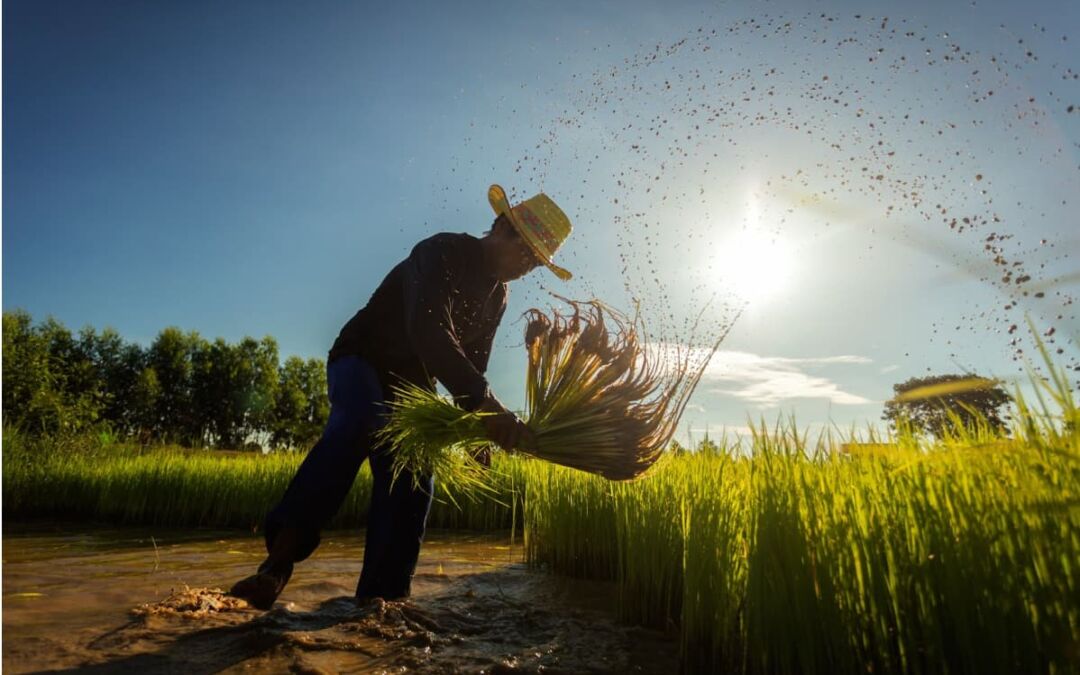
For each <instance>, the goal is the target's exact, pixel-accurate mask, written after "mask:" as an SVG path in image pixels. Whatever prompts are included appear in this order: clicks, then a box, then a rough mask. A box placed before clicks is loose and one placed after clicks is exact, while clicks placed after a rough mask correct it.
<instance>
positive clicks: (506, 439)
mask: <svg viewBox="0 0 1080 675" xmlns="http://www.w3.org/2000/svg"><path fill="white" fill-rule="evenodd" d="M476 412H482V413H489V414H486V415H484V416H483V417H482V418H481V419H482V420H483V423H484V431H485V432H487V437H488V438H490V439H491V442H492V443H494V444H495V445H498V446H499V447H500V448H502V449H503V450H506V451H511V450H514V449H516V448H532V447H534V446H535V445H536V436H535V434H533V432H532V429H529V427H528V426H526V425H525V423H524V422H522V421H521V419H520V418H518V416H517V415H515V414H514V413H512V412H510V411H509V410H507V409H506V407H505V406H504V405H503V404H502V403H500V402H499V400H498V399H496V398H495V397H494V396H488V397H487V398H486V399H484V402H483V403H481V404H480V407H479V408H477V409H476Z"/></svg>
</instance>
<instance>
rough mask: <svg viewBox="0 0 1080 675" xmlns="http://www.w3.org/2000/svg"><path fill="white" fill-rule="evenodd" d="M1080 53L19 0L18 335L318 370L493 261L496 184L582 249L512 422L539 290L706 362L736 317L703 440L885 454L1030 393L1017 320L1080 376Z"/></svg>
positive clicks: (526, 285)
mask: <svg viewBox="0 0 1080 675" xmlns="http://www.w3.org/2000/svg"><path fill="white" fill-rule="evenodd" d="M885 17H888V18H887V20H886V18H885ZM1078 29H1080V9H1078V6H1077V5H1076V3H1071V2H1064V1H1061V2H1048V1H1040V2H1033V3H1024V4H1023V6H1022V7H1019V6H1016V5H1015V3H1004V2H1002V3H990V2H985V1H983V0H978V1H977V2H970V1H965V2H957V3H941V2H934V3H929V2H925V3H913V4H908V3H905V5H904V6H903V8H902V10H901V9H900V8H897V7H894V6H892V3H850V2H819V3H813V4H811V5H807V4H805V3H795V2H790V3H782V2H781V3H774V2H744V3H739V2H702V3H674V4H670V3H660V2H607V3H605V2H577V3H569V2H563V3H559V2H556V3H551V2H509V3H506V2H504V3H403V4H402V5H401V6H394V7H393V8H391V7H389V6H387V7H386V8H369V7H367V5H366V3H345V2H313V3H285V2H269V3H266V2H260V3H254V2H250V3H248V2H227V3H208V2H205V3H204V2H185V3H152V2H85V1H80V2H52V1H48V0H35V1H33V2H28V1H22V2H19V1H15V2H12V1H10V0H9V1H8V2H5V3H4V5H3V102H4V108H3V113H4V114H3V198H4V199H3V306H4V308H5V309H12V308H16V307H21V308H25V309H27V310H28V311H30V312H31V313H32V314H33V315H34V316H35V317H37V318H44V317H45V316H46V315H50V314H51V315H53V316H55V317H57V318H58V319H60V320H61V321H63V322H65V323H66V324H67V325H68V326H70V327H72V328H78V327H81V326H83V325H93V326H95V327H98V328H102V327H104V326H112V327H114V328H116V329H117V330H119V331H120V333H121V334H122V335H124V336H125V337H126V338H128V339H131V340H137V341H140V342H143V343H148V342H149V341H151V340H152V339H153V337H154V335H155V334H156V333H157V331H158V330H160V329H161V328H163V327H165V326H168V325H176V326H180V327H181V328H184V329H187V330H197V331H199V332H200V333H201V334H203V335H204V336H206V337H211V338H213V337H217V336H222V337H225V338H226V339H229V340H237V339H239V338H241V337H243V336H245V335H252V336H262V335H273V336H274V337H275V338H277V340H278V342H279V345H280V348H281V352H282V355H283V356H285V355H290V354H298V355H301V356H305V357H309V356H317V357H324V356H325V353H326V350H327V349H328V348H329V346H330V344H331V343H332V341H333V339H334V337H335V336H336V334H337V331H338V330H339V329H340V327H341V325H342V324H343V323H344V322H345V321H346V320H347V319H348V318H349V317H350V316H351V315H352V314H353V313H354V312H355V311H356V310H357V309H358V308H359V307H360V306H362V304H363V303H364V302H365V301H366V300H367V297H368V296H369V294H370V293H371V291H372V290H374V288H375V287H376V286H377V284H378V282H379V281H380V280H381V278H382V276H383V275H384V274H385V272H386V271H388V270H389V268H390V267H391V266H392V265H393V264H394V263H395V262H397V261H398V260H400V259H401V258H402V257H404V256H405V255H406V254H407V252H408V250H409V248H410V247H411V246H412V245H413V244H414V243H416V242H417V241H418V240H420V239H422V238H424V237H425V236H428V235H429V234H433V233H435V232H438V231H465V232H471V233H474V234H479V233H480V232H482V231H483V230H484V229H486V227H487V226H488V225H489V224H490V221H491V218H492V216H491V212H490V208H489V207H488V205H487V203H486V199H485V194H486V188H487V186H488V184H490V183H493V182H498V183H501V184H502V185H504V186H505V187H506V188H507V189H508V191H510V192H511V195H512V196H516V197H517V198H525V197H528V196H530V195H531V194H533V193H535V192H537V191H540V190H543V191H546V192H548V193H549V194H551V195H552V196H553V197H554V198H555V199H556V201H558V202H559V203H560V204H561V205H562V206H563V207H564V209H565V210H566V211H567V213H568V214H569V215H570V216H571V218H572V219H573V220H574V222H575V226H576V230H575V233H574V235H573V237H572V239H571V240H570V242H569V243H568V244H567V246H566V247H565V250H564V251H562V252H560V259H561V262H562V264H563V265H564V266H566V267H568V268H570V269H571V270H573V271H574V272H575V273H576V275H577V276H576V278H575V281H574V282H572V283H571V284H569V285H565V286H564V285H560V284H559V283H558V282H557V281H556V280H555V279H554V278H553V277H550V276H545V275H544V274H543V273H542V272H536V273H534V274H532V275H530V276H529V277H527V278H526V279H525V280H522V281H520V282H517V283H515V284H514V285H513V286H512V288H511V296H512V299H511V305H510V310H509V312H508V314H507V320H506V321H504V325H503V327H502V330H501V331H500V335H499V337H498V340H497V343H496V351H495V354H494V356H493V360H492V365H491V372H490V376H491V380H492V382H493V386H494V388H495V390H496V392H497V393H499V395H500V396H501V397H502V398H504V399H505V400H506V401H507V402H508V403H509V404H511V405H521V403H522V396H521V391H522V384H523V377H522V363H523V356H522V351H521V349H520V342H521V340H520V331H521V325H520V324H515V323H514V322H513V318H514V317H516V316H517V315H519V314H520V313H521V312H522V311H523V310H524V309H526V308H527V307H531V306H538V305H539V306H544V305H547V304H548V303H549V302H550V299H549V296H548V295H547V293H548V291H557V292H561V293H564V294H566V295H569V296H572V297H577V298H585V297H591V296H594V295H595V296H599V297H602V298H604V299H606V300H608V301H610V302H612V303H613V304H615V305H617V306H621V307H625V308H628V307H629V306H630V304H631V302H632V300H631V298H636V299H637V300H638V301H639V302H640V303H641V306H642V311H643V312H644V314H645V316H646V318H648V319H650V320H652V322H653V324H652V325H653V326H654V328H655V330H656V332H657V334H658V335H659V337H658V339H665V340H672V341H690V342H693V343H694V344H703V343H706V342H707V341H708V339H709V338H710V337H711V336H713V335H715V334H716V333H717V332H719V330H721V328H723V327H724V326H726V325H727V324H726V320H727V319H729V318H730V316H731V313H732V311H733V309H734V308H735V307H737V306H738V305H740V304H741V302H742V301H743V299H746V298H747V297H749V304H748V306H747V309H746V311H745V312H744V313H743V314H742V315H741V317H740V318H739V320H738V321H737V322H736V323H735V325H734V326H733V327H732V330H731V332H730V334H729V335H728V338H727V340H726V341H725V342H724V344H723V345H722V348H721V349H722V351H721V352H720V354H718V356H717V357H716V358H715V359H714V361H713V363H712V364H711V365H710V367H709V368H708V369H707V371H706V375H705V377H704V379H703V381H702V383H701V386H700V387H699V391H698V394H697V395H696V396H695V399H694V401H693V403H692V405H691V407H690V409H688V411H687V415H686V417H685V419H684V422H683V424H682V425H681V429H683V431H682V432H680V433H681V435H685V433H686V431H687V430H689V429H693V430H696V433H697V434H698V435H699V436H700V433H701V432H702V431H703V430H704V429H706V428H709V429H712V430H713V432H714V433H715V432H716V430H718V429H719V428H721V427H727V428H729V429H730V428H738V427H741V426H743V425H744V424H745V423H746V420H747V417H748V416H750V417H757V416H759V415H765V416H766V417H769V418H774V417H775V416H776V414H777V413H778V412H794V413H795V415H796V417H797V419H798V420H800V422H801V423H803V424H805V425H811V426H815V425H822V424H825V423H828V422H832V423H835V424H837V425H840V426H844V427H846V426H848V425H850V424H852V423H861V422H863V421H873V420H875V419H876V418H877V417H878V416H879V414H880V407H881V401H882V400H883V399H884V398H887V397H888V396H889V395H890V392H891V385H892V384H893V383H894V382H897V381H900V380H903V379H906V378H907V377H911V376H913V375H922V374H926V373H927V372H955V371H957V370H960V369H974V370H977V371H979V372H982V373H985V374H996V375H1000V376H1007V377H1013V376H1016V375H1017V374H1018V362H1016V361H1014V360H1013V357H1014V356H1015V353H1014V350H1015V349H1016V348H1017V346H1019V347H1022V348H1023V347H1026V351H1025V353H1027V354H1030V351H1031V350H1030V344H1029V342H1028V343H1025V342H1024V340H1025V338H1023V336H1022V334H1023V331H1022V330H1021V331H1018V332H1017V333H1015V334H1012V335H1010V334H1009V333H1008V327H1009V326H1010V325H1011V324H1012V323H1018V322H1019V323H1021V324H1022V322H1023V316H1024V314H1025V313H1027V314H1029V315H1031V316H1032V318H1033V319H1034V320H1035V321H1036V323H1038V324H1039V326H1040V329H1043V327H1044V326H1045V327H1051V326H1052V327H1054V329H1055V334H1054V335H1053V336H1052V337H1053V339H1055V340H1056V342H1055V343H1054V345H1053V347H1054V348H1055V349H1057V348H1060V349H1062V354H1061V355H1060V358H1061V363H1062V364H1063V365H1070V364H1074V363H1075V362H1076V358H1077V355H1078V354H1077V347H1076V343H1075V338H1076V336H1077V334H1078V323H1077V321H1076V316H1075V306H1074V305H1071V304H1069V302H1070V301H1071V297H1072V296H1073V295H1075V293H1076V291H1077V285H1076V279H1075V272H1076V268H1077V264H1076V258H1075V256H1076V253H1077V252H1078V251H1080V240H1078V234H1077V233H1078V232H1080V223H1078V222H1077V220H1078V219H1077V216H1076V215H1075V213H1076V204H1075V203H1074V201H1075V199H1076V196H1077V195H1080V151H1078V142H1080V114H1077V113H1076V112H1072V113H1070V112H1068V106H1069V105H1080V85H1078V83H1077V80H1076V79H1075V78H1074V77H1073V74H1075V73H1076V72H1077V71H1078V70H1080V58H1078V50H1077V44H1080V30H1078ZM714 31H715V32H714ZM954 47H955V49H954ZM1028 51H1031V52H1032V53H1031V54H1030V55H1029V54H1027V52H1028ZM991 91H992V92H993V93H990V92H991ZM905 116H906V117H905ZM871 125H873V126H871ZM939 132H940V133H939ZM879 141H880V144H879ZM889 152H892V153H893V154H891V155H890V154H888V153H889ZM878 175H880V176H881V178H880V179H878V178H876V176H878ZM875 181H876V182H875ZM1070 200H1073V201H1070ZM890 207H892V208H890ZM942 209H944V211H945V212H946V213H944V214H942V213H941V211H942ZM953 217H957V218H959V219H960V224H961V225H962V219H963V218H964V217H969V218H970V219H973V220H974V223H973V224H972V225H970V226H969V227H967V228H966V230H965V231H964V232H958V231H957V229H956V228H955V227H949V223H948V221H949V219H951V218H953ZM991 233H994V234H995V235H998V234H1000V235H1005V236H1006V237H1007V238H1006V239H1004V240H998V239H992V240H990V241H987V237H988V236H989V235H990V234H991ZM1044 239H1045V240H1046V243H1040V242H1042V240H1044ZM988 244H989V245H990V246H1000V247H1001V248H1002V251H1003V253H1002V255H1003V257H1004V258H1005V259H1007V261H1008V262H1007V264H1006V265H1005V266H1012V263H1013V262H1017V261H1019V262H1021V267H1022V269H1023V270H1025V271H1026V272H1029V273H1030V276H1032V277H1033V280H1032V281H1031V282H1030V283H1031V284H1043V285H1044V286H1040V288H1043V289H1044V292H1045V295H1046V297H1045V298H1042V299H1039V300H1036V299H1035V298H1034V293H1035V292H1036V291H1035V290H1031V291H1030V292H1029V295H1028V296H1026V297H1025V296H1022V295H1020V294H1019V293H1020V291H1021V288H1027V287H1026V286H1024V287H1020V286H1017V285H1016V284H1015V281H1014V279H1010V280H1009V281H1008V282H1002V281H1001V280H1000V279H1001V277H1002V275H1003V273H1004V270H1003V267H1005V266H1003V265H1001V264H995V263H993V262H992V255H991V253H992V252H990V251H988V250H987V249H986V246H987V245H988ZM620 254H622V255H623V256H625V257H624V258H620ZM624 265H625V266H626V272H625V273H624V271H623V268H624ZM762 269H768V270H769V273H768V274H765V275H762V274H761V270H762ZM1070 275H1073V276H1070ZM1018 276H1021V274H1020V273H1016V274H1015V275H1014V277H1018ZM654 279H655V281H654ZM776 279H779V280H780V281H779V282H778V283H776V284H775V286H776V287H775V288H772V289H771V290H770V291H769V292H768V293H760V292H759V291H760V290H761V289H760V288H759V287H760V286H762V285H763V284H766V283H767V282H768V283H769V284H770V285H773V284H772V281H774V280H776ZM1044 287H1045V288H1044ZM714 296H716V297H714ZM710 298H713V300H712V304H710V305H708V309H707V310H706V314H705V324H706V327H705V328H704V329H701V328H700V327H699V331H698V332H697V333H696V334H694V335H691V334H690V332H689V331H688V330H687V329H686V328H685V327H684V326H683V323H682V322H683V321H684V320H685V319H687V318H689V317H692V316H695V315H696V313H697V311H698V310H700V308H701V307H702V306H704V305H705V304H706V303H707V302H708V301H709V300H710ZM1010 304H1011V305H1013V306H1012V307H1011V308H1010V309H1009V310H1007V311H1006V310H1003V309H1002V308H1003V307H1004V306H1006V305H1010ZM1059 317H1060V318H1059ZM1013 338H1017V339H1019V340H1020V341H1019V342H1018V344H1017V345H1011V344H1010V341H1011V340H1012V339H1013Z"/></svg>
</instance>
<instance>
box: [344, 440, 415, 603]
mask: <svg viewBox="0 0 1080 675" xmlns="http://www.w3.org/2000/svg"><path fill="white" fill-rule="evenodd" d="M392 469H393V458H392V456H391V455H390V454H389V453H388V452H386V451H385V450H384V449H380V450H379V451H375V452H373V453H372V454H371V474H372V479H373V481H372V496H371V509H370V510H369V512H368V527H367V536H366V540H365V545H364V567H363V570H362V571H361V573H360V580H359V582H358V583H357V586H356V595H357V597H359V598H369V597H381V598H387V599H391V598H402V597H408V595H409V592H410V590H411V584H412V577H413V573H414V572H415V571H416V562H417V559H418V558H419V555H420V545H421V543H423V540H424V530H425V527H426V524H427V517H428V512H429V511H430V509H431V500H432V494H433V492H434V481H433V480H432V478H431V476H423V477H421V479H420V481H419V486H414V481H413V474H411V473H408V472H403V473H402V474H401V475H399V476H398V478H397V481H396V482H395V481H393V471H392Z"/></svg>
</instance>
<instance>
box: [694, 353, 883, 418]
mask: <svg viewBox="0 0 1080 675" xmlns="http://www.w3.org/2000/svg"><path fill="white" fill-rule="evenodd" d="M869 363H872V360H871V359H869V358H867V357H865V356H855V355H840V356H820V357H811V358H791V357H784V356H761V355H758V354H752V353H750V352H738V351H718V352H717V353H716V354H715V355H714V356H713V358H712V360H711V361H710V362H709V365H708V366H707V367H706V369H705V373H704V375H703V376H702V384H703V386H704V387H706V389H707V390H708V391H710V392H713V393H720V394H728V395H730V396H735V397H737V398H741V399H744V400H747V401H751V402H753V403H757V404H760V405H762V406H775V405H778V404H779V403H781V402H782V401H785V400H788V399H796V398H824V399H828V400H829V401H831V402H832V403H835V404H837V405H862V404H866V403H872V401H871V400H870V399H867V398H864V397H862V396H859V395H858V394H853V393H851V392H847V391H844V390H843V389H841V388H840V385H839V384H837V383H836V382H834V381H832V380H830V379H829V378H827V377H824V376H822V375H820V374H812V373H811V372H808V371H814V370H817V369H820V368H822V367H824V366H835V365H865V364H869ZM723 383H730V384H731V385H732V386H715V385H718V384H723Z"/></svg>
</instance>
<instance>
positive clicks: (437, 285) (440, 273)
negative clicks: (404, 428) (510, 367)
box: [404, 239, 490, 410]
mask: <svg viewBox="0 0 1080 675" xmlns="http://www.w3.org/2000/svg"><path fill="white" fill-rule="evenodd" d="M408 263H409V264H408V266H407V268H406V275H405V280H404V301H405V333H406V337H407V339H408V340H409V343H410V344H411V345H412V347H413V350H414V351H415V352H416V354H417V355H418V356H419V357H420V360H421V362H422V363H423V364H424V367H425V368H426V369H427V371H428V374H429V375H431V376H432V377H434V378H435V379H437V380H438V381H439V382H441V383H442V384H443V386H445V387H446V388H447V389H448V390H449V391H450V393H451V394H452V395H453V396H454V398H455V399H456V400H457V401H458V402H459V404H460V405H461V406H462V407H464V408H465V409H466V410H474V409H476V408H477V407H479V406H480V404H481V403H483V402H484V400H485V399H487V398H489V397H490V391H489V390H488V383H487V379H486V378H485V377H484V375H483V373H482V372H481V370H480V369H478V368H477V367H476V365H474V362H473V361H472V360H470V358H469V356H468V355H467V354H466V352H465V349H464V348H463V347H462V345H461V341H460V340H459V338H458V333H457V330H456V329H455V326H454V322H453V317H452V314H451V311H450V308H451V304H452V303H453V301H454V300H453V296H454V287H455V284H456V281H457V279H458V276H459V275H460V273H461V267H462V266H463V265H464V264H465V262H464V260H462V259H461V258H460V257H459V254H458V252H457V251H456V250H454V249H453V247H452V246H447V245H445V244H444V243H443V242H439V241H438V240H432V239H427V240H425V241H422V242H420V243H419V244H417V245H416V247H415V248H414V249H413V251H412V254H410V256H409V259H408ZM483 365H485V366H486V365H487V364H486V359H485V360H484V364H483Z"/></svg>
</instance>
